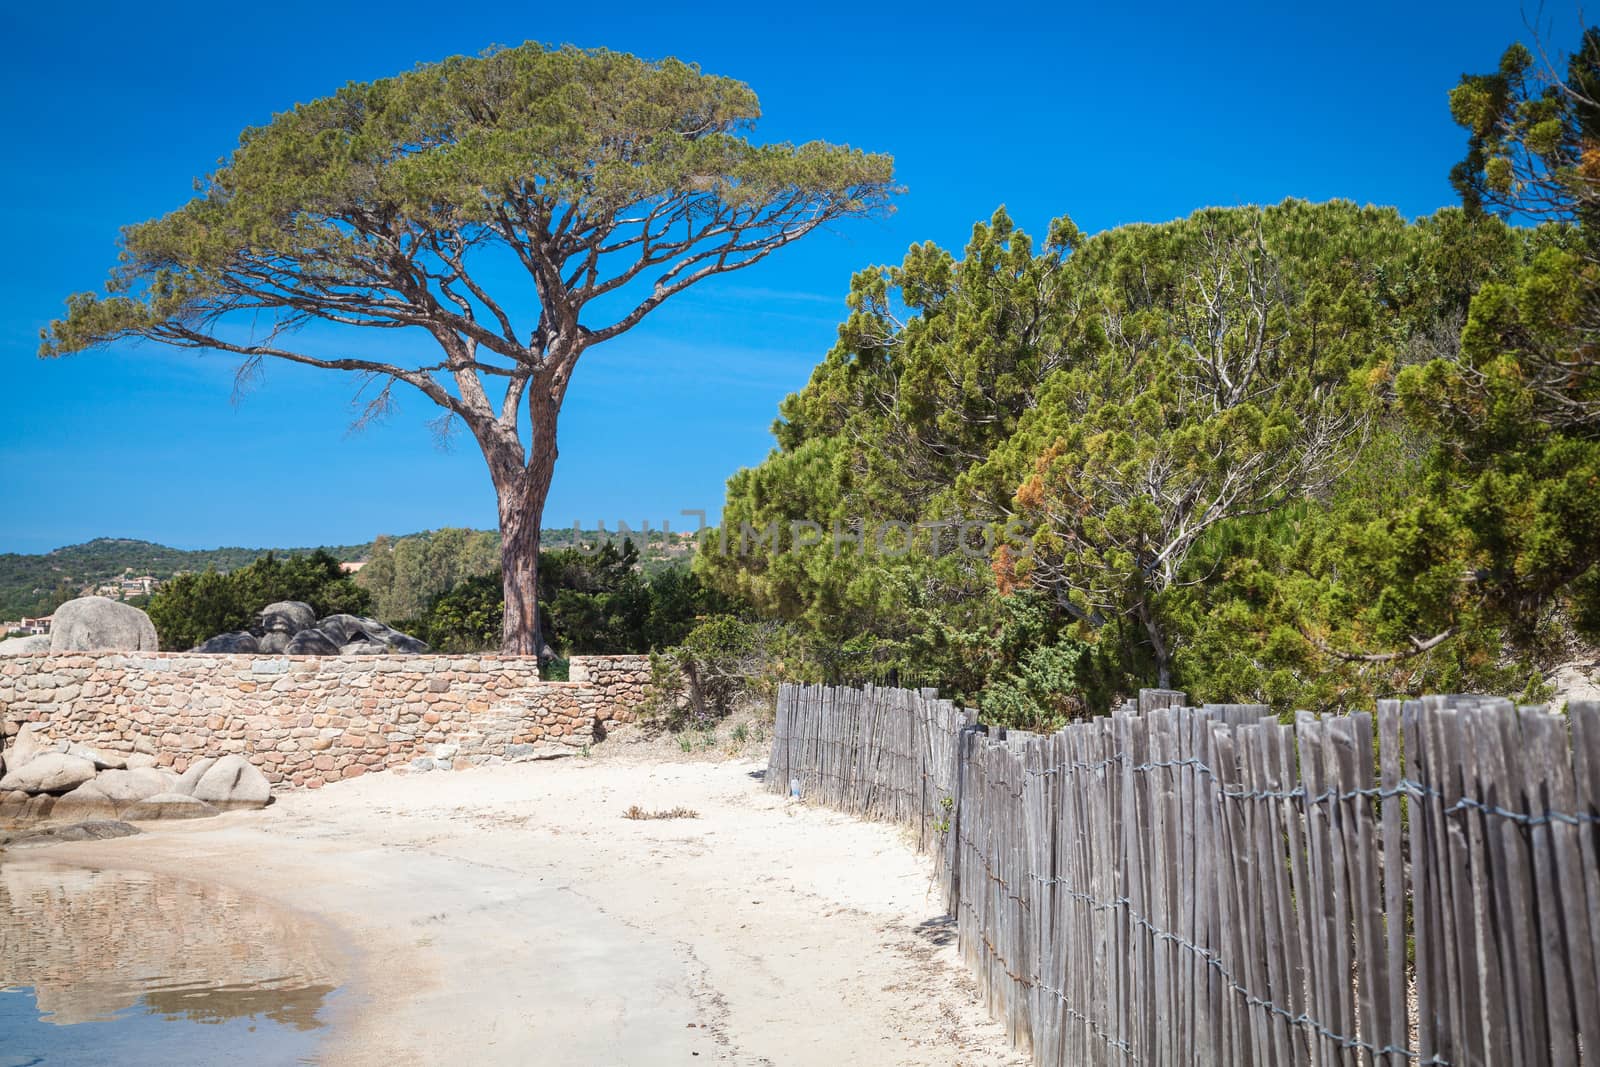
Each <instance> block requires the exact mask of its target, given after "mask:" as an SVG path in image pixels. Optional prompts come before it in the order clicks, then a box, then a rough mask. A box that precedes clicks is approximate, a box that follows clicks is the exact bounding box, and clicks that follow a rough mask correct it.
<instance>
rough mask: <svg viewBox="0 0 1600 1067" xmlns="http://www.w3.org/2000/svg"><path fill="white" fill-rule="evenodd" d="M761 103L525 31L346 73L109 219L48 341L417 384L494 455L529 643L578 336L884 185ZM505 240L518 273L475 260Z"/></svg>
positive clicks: (884, 174)
mask: <svg viewBox="0 0 1600 1067" xmlns="http://www.w3.org/2000/svg"><path fill="white" fill-rule="evenodd" d="M759 114H760V106H759V104H758V102H757V100H756V96H755V94H754V93H753V92H752V91H751V90H750V88H749V87H748V86H746V85H744V84H743V83H741V82H738V81H734V80H731V79H728V78H720V77H713V76H710V75H706V74H703V73H701V71H700V70H699V69H698V68H697V67H694V66H692V65H689V64H685V63H681V62H678V61H676V60H670V59H669V60H663V61H660V62H650V61H646V60H642V59H639V58H637V57H634V56H631V55H626V54H623V53H617V52H609V51H604V50H580V49H576V48H571V47H566V48H560V49H547V48H545V47H543V46H541V45H538V44H533V43H529V44H525V45H522V46H521V47H518V48H509V49H502V50H496V51H491V52H488V53H486V54H484V55H482V56H480V57H476V58H465V57H457V58H453V59H447V60H445V61H443V62H440V63H434V64H428V65H425V66H421V67H418V68H417V69H415V70H413V71H411V72H409V73H405V74H401V75H399V76H397V77H394V78H385V79H382V80H379V81H374V82H369V83H352V84H350V85H347V86H345V87H344V88H343V89H340V90H339V91H338V92H336V93H334V94H333V95H332V96H329V97H325V98H323V99H320V100H315V101H313V102H311V103H308V104H301V105H298V106H296V107H295V108H293V109H292V110H290V111H286V112H284V113H282V114H280V115H278V116H276V117H275V118H274V119H273V120H272V121H271V122H270V123H268V124H267V125H265V126H260V127H254V128H251V129H247V130H246V131H245V132H244V133H243V135H242V136H241V138H240V142H239V147H238V149H237V150H235V151H234V153H233V155H232V156H231V157H230V158H229V159H228V160H226V161H225V163H224V164H223V165H222V166H221V167H220V169H219V170H217V171H216V173H214V174H212V175H211V176H210V178H209V179H207V180H206V181H205V182H204V183H203V184H202V186H201V187H200V189H199V192H198V195H196V196H195V197H194V199H192V200H190V201H189V202H188V203H187V204H185V205H184V206H183V207H181V208H179V209H177V210H176V211H173V212H172V213H171V214H168V215H166V216H164V217H162V218H158V219H154V220H152V221H149V222H145V223H141V224H138V225H135V226H129V227H127V228H126V229H124V231H123V235H122V252H121V261H120V263H119V264H118V266H117V267H116V268H115V269H114V270H113V271H112V273H111V278H110V280H109V282H108V283H107V286H106V290H107V291H106V293H105V295H97V294H93V293H80V294H77V295H74V296H72V297H71V298H69V300H68V304H67V314H66V317H65V318H62V319H60V320H57V321H56V322H54V323H52V324H51V326H50V327H49V329H47V330H46V331H44V335H43V343H42V345H41V349H40V352H41V355H44V356H60V355H65V354H68V353H72V352H78V351H82V350H85V349H91V348H98V347H102V346H105V345H109V344H112V343H115V342H118V341H122V340H127V339H146V340H151V341H156V342H160V343H162V344H167V345H175V346H179V347H187V348H197V349H206V350H212V351H218V352H225V353H232V354H234V355H237V356H239V357H242V363H241V366H240V374H241V375H243V376H246V377H248V376H251V375H253V374H255V373H256V372H257V371H258V370H259V368H260V366H261V365H262V363H263V362H264V361H266V360H268V359H282V360H287V361H290V362H292V363H300V364H304V365H307V366H312V367H322V368H325V369H328V370H338V371H350V372H355V373H356V374H358V375H361V376H363V377H364V378H365V379H367V380H368V381H369V382H370V383H372V384H373V385H375V392H374V393H373V394H372V395H373V396H375V398H376V399H375V400H374V401H372V403H371V404H369V409H373V410H376V409H381V408H382V407H383V406H385V405H386V404H387V402H388V399H389V395H390V391H391V390H392V389H393V388H394V386H395V385H396V383H402V384H404V385H408V386H411V387H413V388H415V389H418V390H420V391H421V392H422V393H423V394H424V395H425V396H427V397H428V399H430V400H431V401H433V402H434V403H435V404H437V405H439V407H441V408H443V409H444V414H445V417H447V418H452V419H458V420H460V422H461V423H462V424H463V425H464V426H465V427H466V428H467V429H468V430H469V431H470V432H471V434H472V436H473V438H474V440H475V441H476V442H477V444H478V447H479V449H480V450H481V451H482V452H483V456H484V459H485V460H486V461H487V463H488V466H489V475H490V478H491V479H492V481H493V483H494V487H495V492H496V495H497V497H498V502H499V521H500V532H501V535H502V536H501V552H502V562H503V564H504V581H505V618H504V646H503V647H504V650H505V651H506V652H508V653H516V654H538V653H540V652H541V651H542V650H543V642H542V641H541V638H540V629H539V611H538V600H537V590H538V560H539V529H540V522H541V518H542V515H543V511H544V503H545V498H546V496H547V494H548V493H549V490H550V482H551V475H552V472H553V470H554V467H555V462H556V422H557V418H558V416H559V415H560V412H561V403H562V401H563V399H564V398H565V397H566V392H567V386H568V384H569V383H570V381H571V380H572V372H573V368H574V367H575V366H576V365H577V362H578V359H579V357H580V356H582V355H583V353H584V352H585V351H586V350H587V349H589V348H590V347H592V346H594V345H597V344H600V343H602V342H605V341H609V340H611V339H612V338H614V337H617V336H619V335H620V334H622V333H624V332H626V331H627V330H629V329H631V328H632V327H633V326H635V325H637V324H638V323H639V322H640V321H641V320H643V319H644V318H645V316H647V315H649V314H650V312H652V311H653V310H655V309H656V308H657V307H659V306H660V305H661V304H662V303H663V302H664V301H666V300H667V299H669V298H670V297H672V296H674V295H675V294H677V293H681V292H683V291H684V290H685V289H687V288H689V287H690V286H692V285H694V284H695V283H697V282H700V281H703V280H704V279H706V278H709V277H711V276H712V275H716V274H723V273H726V272H728V271H733V270H738V269H740V268H742V267H748V266H750V265H752V264H754V263H756V262H758V261H760V260H762V259H764V258H765V257H766V256H768V255H770V254H771V253H772V252H773V251H775V250H776V249H778V248H781V247H783V246H784V245H786V244H788V243H789V242H791V241H794V240H797V239H799V238H801V237H804V236H805V235H806V234H808V233H810V232H812V231H813V230H815V229H817V228H818V227H819V226H823V225H825V224H827V223H828V222H830V221H832V220H836V219H840V218H844V217H848V216H855V215H865V214H869V213H872V212H875V211H881V210H886V209H887V208H888V202H889V199H890V198H891V197H892V196H893V194H894V192H895V187H894V178H893V160H892V159H890V157H888V156H885V155H875V154H868V153H864V152H860V151H856V150H853V149H850V148H846V147H839V146H835V145H832V144H826V143H822V142H811V143H808V144H803V145H799V146H795V145H790V144H765V145H763V144H756V143H753V142H752V141H751V140H750V139H749V138H748V136H747V134H748V133H749V131H750V129H751V127H752V126H753V124H754V122H755V120H756V118H757V117H758V116H759ZM507 252H509V253H510V256H509V257H507V256H506V255H505V254H506V253H507ZM497 256H498V258H499V259H500V260H501V261H502V262H514V263H515V264H516V265H517V267H516V268H514V269H513V270H512V271H511V272H510V276H512V277H514V282H513V283H512V284H509V285H508V284H506V283H505V281H504V277H505V276H506V274H507V272H505V271H501V270H499V269H496V270H494V271H492V272H491V271H489V270H486V269H485V268H484V266H483V264H484V263H485V261H487V260H492V259H495V258H497ZM491 274H493V276H494V278H495V279H496V280H495V281H494V282H493V283H491V282H490V281H489V278H490V275H491ZM308 324H325V325H327V326H328V327H329V328H326V329H319V330H316V331H308V332H306V333H299V332H298V330H299V328H300V327H303V326H306V325H308ZM335 326H336V327H338V328H339V329H333V328H332V327H335ZM363 327H364V328H367V329H375V330H410V331H422V332H423V333H425V334H427V335H428V336H429V337H431V338H432V343H430V344H429V345H427V346H426V350H427V352H428V357H427V358H426V359H423V360H419V361H417V362H415V363H412V362H406V363H389V362H384V361H383V360H380V359H372V358H367V357H366V356H364V355H356V354H349V353H345V352H341V351H339V350H338V349H337V347H330V346H333V345H336V344H337V342H336V341H330V338H337V337H339V336H341V335H344V336H353V335H355V334H356V333H357V332H358V328H363ZM313 334H314V335H315V342H316V343H311V342H312V340H313V337H312V335H313ZM435 345H436V347H435ZM396 347H399V346H396ZM361 350H362V351H368V350H370V346H363V347H362V349H361Z"/></svg>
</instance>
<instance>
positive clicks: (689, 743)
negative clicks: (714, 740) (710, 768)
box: [678, 734, 694, 752]
mask: <svg viewBox="0 0 1600 1067" xmlns="http://www.w3.org/2000/svg"><path fill="white" fill-rule="evenodd" d="M678 747H679V748H681V749H683V750H684V751H685V752H692V751H694V739H693V738H691V737H690V736H689V735H688V734H683V735H681V736H680V737H679V738H678Z"/></svg>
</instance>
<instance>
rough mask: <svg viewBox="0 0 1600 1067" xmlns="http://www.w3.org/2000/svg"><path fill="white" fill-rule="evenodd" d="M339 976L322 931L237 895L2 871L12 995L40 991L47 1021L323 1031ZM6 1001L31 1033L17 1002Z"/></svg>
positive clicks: (4, 962)
mask: <svg viewBox="0 0 1600 1067" xmlns="http://www.w3.org/2000/svg"><path fill="white" fill-rule="evenodd" d="M334 974H335V970H334V967H333V965H332V963H331V960H330V958H329V957H328V955H327V954H326V950H325V948H324V945H323V943H322V937H321V931H320V930H318V929H317V928H315V927H313V926H310V925H308V924H307V923H306V922H305V920H303V919H301V918H300V917H298V916H296V915H294V914H292V913H289V912H286V911H283V910H280V909H277V908H274V907H272V906H270V905H267V904H265V903H264V902H262V901H259V900H257V899H255V898H253V897H251V896H249V895H247V894H243V893H240V892H238V891H237V890H234V889H230V888H227V887H224V886H218V885H213V884H209V883H205V882H200V881H192V880H189V879H184V878H177V877H172V876H169V875H165V874H151V873H148V872H144V871H128V870H91V869H86V868H80V867H71V866H66V865H62V864H52V863H48V862H36V861H32V860H23V861H18V860H10V861H7V862H3V863H0V990H3V989H6V988H7V987H11V988H12V989H13V990H16V989H31V991H32V993H33V998H34V1000H35V1001H36V1003H37V1015H36V1018H37V1019H38V1020H40V1021H42V1022H46V1023H53V1024H56V1025H57V1026H68V1025H71V1024H78V1023H88V1022H104V1021H108V1020H118V1021H119V1025H120V1023H121V1022H122V1021H125V1020H127V1019H128V1018H129V1017H130V1016H139V1015H142V1016H146V1017H149V1016H156V1017H159V1018H161V1019H165V1020H169V1021H179V1022H185V1023H199V1024H209V1025H218V1024H229V1023H233V1022H234V1021H236V1020H252V1022H251V1023H250V1024H248V1025H244V1026H242V1027H240V1029H241V1030H242V1031H247V1032H249V1033H252V1034H254V1033H256V1032H257V1031H258V1030H260V1029H263V1028H264V1029H267V1030H274V1029H282V1030H284V1031H285V1032H299V1033H305V1032H308V1031H311V1030H313V1029H315V1028H316V1027H318V1026H320V1025H321V1024H322V1020H321V1019H320V1018H319V1013H320V1012H321V1011H322V1010H323V1008H324V1006H325V1002H326V1000H327V997H328V995H329V994H330V993H331V992H333V990H334V987H335V984H336V982H335V980H334V977H333V976H334ZM6 999H7V1000H9V1001H12V1002H13V1004H12V1007H11V1010H10V1011H8V1012H7V1013H5V1014H6V1015H8V1016H9V1017H10V1020H11V1024H12V1025H13V1026H15V1025H19V1024H18V1023H17V1019H18V1015H19V1013H18V1011H17V1009H16V1007H15V998H14V997H7V998H6ZM255 1021H259V1023H260V1025H257V1023H256V1022H255ZM268 1024H276V1025H275V1026H273V1025H268ZM5 1029H6V1027H5V1025H3V1020H0V1031H4V1030H5ZM87 1029H92V1030H98V1029H100V1028H99V1027H91V1028H87ZM112 1029H117V1027H113V1028H112ZM230 1029H232V1027H230ZM3 1036H4V1035H3V1034H0V1037H3ZM11 1036H12V1037H15V1036H16V1035H14V1034H13V1035H11ZM8 1043H9V1041H7V1040H0V1045H5V1044H8ZM44 1062H51V1061H50V1059H49V1058H48V1057H47V1059H46V1060H45V1061H44Z"/></svg>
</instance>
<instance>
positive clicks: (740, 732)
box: [733, 723, 750, 745]
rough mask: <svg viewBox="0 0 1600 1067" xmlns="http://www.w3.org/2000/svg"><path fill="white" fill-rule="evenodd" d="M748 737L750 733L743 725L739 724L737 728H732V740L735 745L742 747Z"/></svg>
mask: <svg viewBox="0 0 1600 1067" xmlns="http://www.w3.org/2000/svg"><path fill="white" fill-rule="evenodd" d="M749 737H750V731H749V729H748V728H747V727H746V726H745V724H744V723H740V724H739V725H738V726H735V727H734V728H733V740H734V743H735V744H740V745H742V744H744V743H745V741H747V740H748V739H749Z"/></svg>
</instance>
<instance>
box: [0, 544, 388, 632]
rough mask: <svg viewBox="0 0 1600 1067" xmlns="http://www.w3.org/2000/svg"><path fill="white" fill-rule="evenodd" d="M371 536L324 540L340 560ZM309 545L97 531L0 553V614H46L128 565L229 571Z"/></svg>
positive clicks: (156, 571)
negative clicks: (160, 539) (188, 545)
mask: <svg viewBox="0 0 1600 1067" xmlns="http://www.w3.org/2000/svg"><path fill="white" fill-rule="evenodd" d="M371 544H372V543H371V542H370V541H369V542H367V543H366V544H360V545H324V546H322V547H323V548H325V549H326V550H327V551H328V552H329V553H331V554H332V555H334V556H335V557H337V558H338V559H341V560H357V559H361V558H362V557H363V556H365V555H366V554H367V551H368V549H370V548H371ZM312 551H315V549H314V548H201V549H183V548H169V547H168V546H166V545H158V544H154V543H152V542H150V541H135V540H133V539H131V538H126V537H97V538H95V539H94V540H93V541H85V542H84V543H83V544H81V545H68V546H66V547H65V548H58V549H55V550H54V551H52V552H44V553H40V554H37V555H25V554H22V553H18V552H6V553H0V620H3V619H19V618H21V617H22V616H24V615H48V614H49V613H50V612H52V611H54V610H55V609H56V607H57V606H59V605H60V604H62V603H64V602H65V601H68V600H71V599H72V598H73V597H75V596H78V595H80V593H81V592H82V590H83V588H84V587H85V586H89V585H95V584H98V583H100V582H107V581H110V580H111V579H113V578H116V577H118V576H119V575H121V574H123V573H125V572H126V571H128V570H129V569H131V570H132V571H133V573H134V574H135V575H144V574H148V575H150V576H152V577H155V578H163V579H165V578H171V577H172V576H173V575H174V574H177V573H178V572H179V571H203V570H205V569H206V568H207V567H214V568H216V569H217V570H219V571H231V570H234V569H236V568H238V567H243V566H246V565H247V564H249V563H251V562H253V561H254V560H255V559H256V558H257V557H259V556H263V555H265V554H266V553H268V552H274V553H276V554H278V555H280V556H286V555H289V554H290V553H294V552H300V553H305V552H312Z"/></svg>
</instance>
